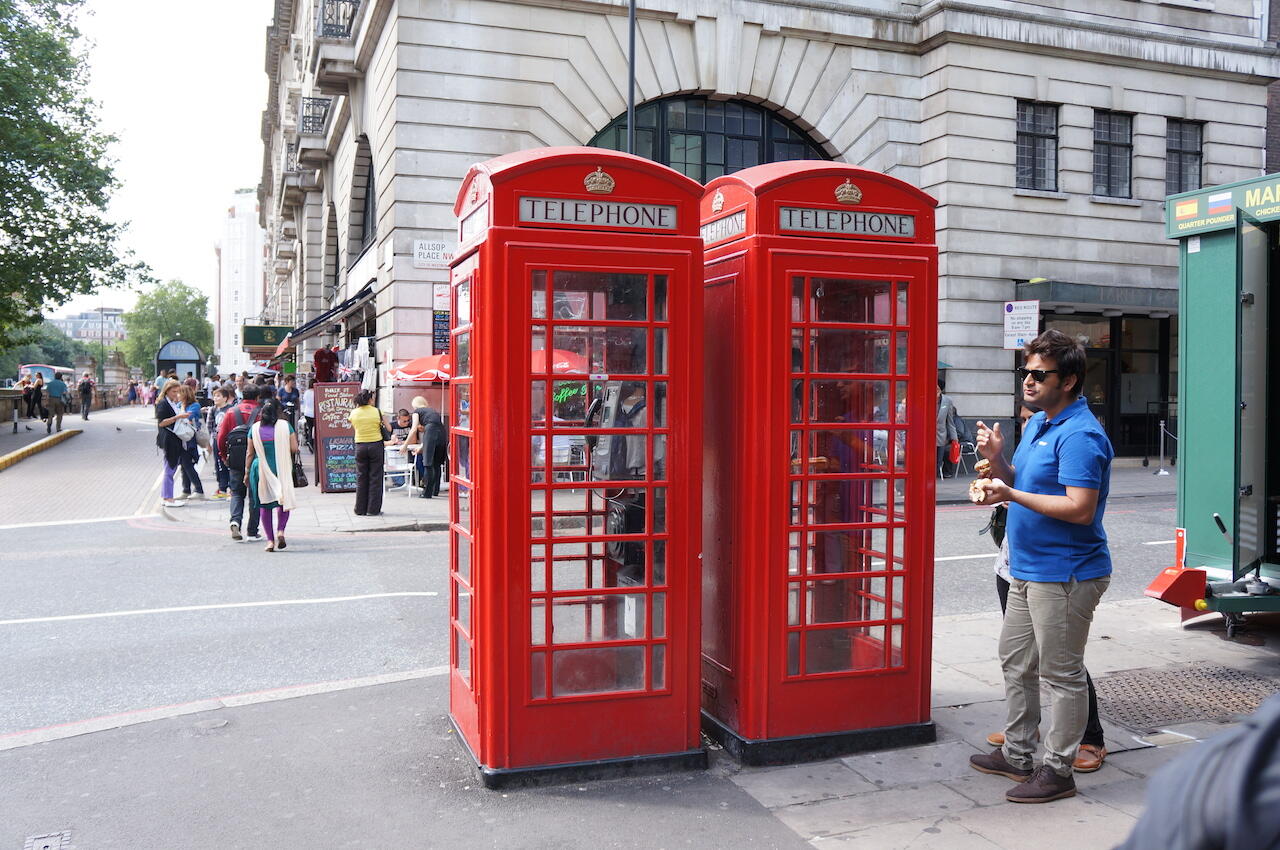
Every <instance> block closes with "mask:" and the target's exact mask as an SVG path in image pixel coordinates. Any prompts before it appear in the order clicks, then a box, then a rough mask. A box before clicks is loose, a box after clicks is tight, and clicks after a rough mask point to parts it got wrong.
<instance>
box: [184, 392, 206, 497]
mask: <svg viewBox="0 0 1280 850" xmlns="http://www.w3.org/2000/svg"><path fill="white" fill-rule="evenodd" d="M178 392H179V393H180V394H181V396H182V405H183V407H184V408H185V409H186V411H187V419H188V421H190V422H191V424H192V425H193V426H194V427H195V429H196V430H197V431H199V430H200V419H201V409H200V402H198V401H197V400H196V391H195V387H193V386H191V385H190V384H187V383H183V384H182V385H181V386H180V387H179V388H178ZM186 448H187V457H188V458H189V459H190V461H191V464H190V469H189V470H188V467H187V465H183V467H182V498H184V499H191V498H195V499H203V498H204V485H203V484H202V483H201V482H200V475H199V474H198V473H197V472H196V470H197V469H198V468H199V466H200V444H199V443H198V442H196V436H195V434H192V435H191V439H190V440H187V442H186ZM193 487H194V488H195V495H194V496H193V495H192V493H191V489H192V488H193Z"/></svg>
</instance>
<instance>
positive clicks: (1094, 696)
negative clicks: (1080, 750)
mask: <svg viewBox="0 0 1280 850" xmlns="http://www.w3.org/2000/svg"><path fill="white" fill-rule="evenodd" d="M1084 679H1085V682H1087V683H1088V685H1089V722H1088V723H1086V724H1085V727H1084V737H1083V738H1081V739H1080V743H1082V744H1089V745H1091V746H1094V747H1102V746H1105V745H1106V740H1105V738H1104V737H1103V735H1102V721H1101V720H1099V719H1098V693H1097V691H1095V690H1094V689H1093V677H1092V676H1090V675H1089V671H1088V670H1086V671H1084Z"/></svg>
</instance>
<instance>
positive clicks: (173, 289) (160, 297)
mask: <svg viewBox="0 0 1280 850" xmlns="http://www.w3.org/2000/svg"><path fill="white" fill-rule="evenodd" d="M208 313H209V299H208V297H207V296H205V295H204V294H203V293H201V292H200V290H198V289H196V288H195V287H194V286H190V285H188V284H185V283H183V282H182V281H180V280H171V281H169V282H168V283H166V284H164V285H162V286H157V287H155V288H154V289H152V290H150V291H149V292H144V293H143V294H142V296H141V297H140V298H139V299H138V303H137V304H136V305H134V308H133V310H132V311H130V312H128V313H125V314H124V327H125V332H126V335H127V338H126V339H125V341H124V342H123V343H122V344H121V346H120V351H121V353H122V354H124V359H125V362H126V363H128V364H129V365H130V366H141V367H143V369H144V370H146V369H149V368H151V361H152V358H154V357H155V356H156V351H158V350H159V348H160V346H161V345H164V344H165V343H166V342H168V341H169V340H171V339H175V338H177V337H181V338H182V339H185V340H186V341H187V342H189V343H191V344H192V345H194V346H195V347H196V348H198V349H200V353H201V354H203V355H205V356H208V355H209V353H210V351H211V350H212V348H213V325H212V324H210V323H209V320H208V319H207V318H206V316H207V315H208Z"/></svg>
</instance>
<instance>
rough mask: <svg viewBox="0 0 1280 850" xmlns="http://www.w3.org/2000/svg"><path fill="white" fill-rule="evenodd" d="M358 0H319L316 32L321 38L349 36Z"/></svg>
mask: <svg viewBox="0 0 1280 850" xmlns="http://www.w3.org/2000/svg"><path fill="white" fill-rule="evenodd" d="M359 10H360V0H320V17H319V18H318V19H317V21H316V34H317V35H318V36H320V37H321V38H351V28H352V26H353V25H354V24H355V20H356V12H358V11H359Z"/></svg>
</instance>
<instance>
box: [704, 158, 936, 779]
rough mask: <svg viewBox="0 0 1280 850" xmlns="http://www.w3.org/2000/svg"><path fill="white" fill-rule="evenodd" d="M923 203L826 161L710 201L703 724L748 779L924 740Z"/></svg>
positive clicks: (932, 303)
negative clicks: (751, 768) (786, 765)
mask: <svg viewBox="0 0 1280 850" xmlns="http://www.w3.org/2000/svg"><path fill="white" fill-rule="evenodd" d="M935 206H936V202H935V201H934V200H933V199H932V198H931V197H929V196H928V195H926V194H925V193H924V192H921V191H920V190H918V189H916V188H914V187H912V186H909V185H907V184H906V183H903V182H902V181H900V180H895V179H893V178H891V177H888V176H886V175H884V174H879V173H876V172H872V171H867V170H864V169H861V168H856V167H853V166H849V165H842V164H839V163H828V162H779V163H772V164H768V165H761V166H756V167H754V168H749V169H746V170H744V171H739V172H737V173H735V174H732V175H729V176H726V177H721V178H718V179H716V180H714V181H713V182H711V183H710V184H708V186H707V187H706V189H705V192H704V196H703V201H702V220H703V224H702V235H703V238H704V240H705V243H706V246H707V252H706V266H705V269H706V270H705V282H704V286H705V289H704V292H705V323H706V324H705V337H704V338H705V341H706V347H705V368H706V378H705V391H706V395H705V411H706V419H705V430H706V433H707V434H708V435H709V436H711V435H713V438H712V439H709V440H708V443H707V448H706V452H707V463H706V467H705V468H706V470H707V476H706V478H705V480H704V490H703V535H704V537H703V539H704V542H703V554H704V559H705V560H704V565H703V576H704V578H703V586H702V621H703V652H702V692H703V702H702V705H703V711H704V721H705V726H706V729H707V731H708V733H709V734H711V735H712V736H713V737H715V738H717V739H718V740H720V741H721V742H722V743H723V744H724V745H725V748H726V749H727V750H728V751H729V752H730V753H731V754H732V755H734V756H735V757H736V758H738V759H739V760H741V761H744V762H746V763H749V764H767V763H781V762H787V761H797V760H803V759H807V758H824V757H828V756H830V755H834V754H839V753H842V752H851V751H854V750H859V749H869V748H879V747H884V746H892V745H899V744H901V745H905V744H913V743H919V742H922V741H932V740H933V739H934V734H935V733H934V727H933V724H932V723H931V722H930V719H929V667H930V654H931V653H930V649H931V647H930V642H931V634H932V631H931V624H932V592H933V588H932V584H933V505H934V427H935V410H936V390H935V387H936V380H937V290H938V283H937V280H938V278H937V262H938V249H937V246H936V245H935V243H934V207H935Z"/></svg>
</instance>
